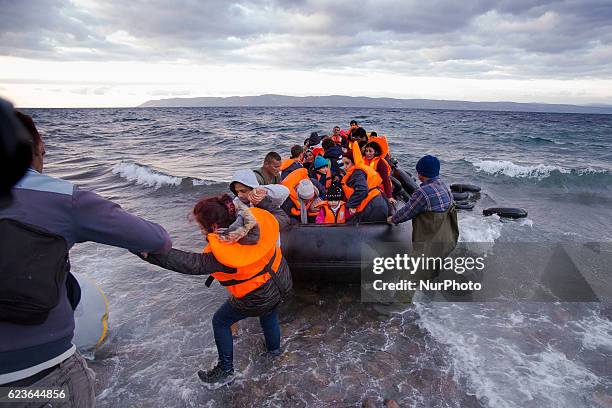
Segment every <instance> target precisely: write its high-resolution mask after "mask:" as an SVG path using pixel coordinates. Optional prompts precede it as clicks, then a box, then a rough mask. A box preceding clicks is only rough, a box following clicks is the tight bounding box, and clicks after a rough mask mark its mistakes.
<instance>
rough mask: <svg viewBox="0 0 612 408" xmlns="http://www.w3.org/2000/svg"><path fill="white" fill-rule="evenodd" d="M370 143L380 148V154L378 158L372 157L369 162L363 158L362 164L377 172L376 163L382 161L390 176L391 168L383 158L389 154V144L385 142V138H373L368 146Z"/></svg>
mask: <svg viewBox="0 0 612 408" xmlns="http://www.w3.org/2000/svg"><path fill="white" fill-rule="evenodd" d="M370 143H376V144H377V145H378V146H380V151H381V153H380V155H379V156H376V157H373V158H372V159H371V160H368V159H367V158H365V157H364V158H363V161H364V163H365V164H367V165H368V166H370V167H371V168H373V169H374V170H377V169H378V162H379V161H381V160H382V161H383V163H384V164H385V168H386V169H387V172H388V175H389V176H390V175H391V166H390V165H389V163H388V162H387V160H386V159H385V157H386V156H387V155H388V154H389V143H388V142H387V137H386V136H374V137H373V138H371V139H370V141H369V142H368V144H370ZM366 146H367V145H366Z"/></svg>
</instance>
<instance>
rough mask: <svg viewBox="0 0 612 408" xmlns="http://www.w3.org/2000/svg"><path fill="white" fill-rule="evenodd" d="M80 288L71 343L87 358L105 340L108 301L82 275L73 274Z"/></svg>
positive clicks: (88, 279)
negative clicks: (79, 298)
mask: <svg viewBox="0 0 612 408" xmlns="http://www.w3.org/2000/svg"><path fill="white" fill-rule="evenodd" d="M73 275H74V277H75V278H76V280H77V281H78V282H79V286H80V287H81V301H80V302H79V305H78V306H77V308H76V309H75V311H74V338H73V339H72V342H73V343H74V345H75V346H76V347H77V349H78V350H79V351H80V352H81V354H83V355H84V356H85V357H87V358H93V354H94V352H95V351H96V350H97V349H98V347H100V345H101V344H102V343H103V342H104V339H105V338H106V332H107V330H108V300H107V299H106V295H104V292H102V289H100V287H99V286H98V285H97V284H96V283H95V282H94V281H93V280H92V279H90V278H88V277H86V276H84V275H83V274H77V273H73Z"/></svg>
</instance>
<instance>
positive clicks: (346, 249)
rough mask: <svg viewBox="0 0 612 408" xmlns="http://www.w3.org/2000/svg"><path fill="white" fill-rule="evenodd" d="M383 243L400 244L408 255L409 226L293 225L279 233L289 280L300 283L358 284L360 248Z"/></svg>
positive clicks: (410, 244) (368, 224)
mask: <svg viewBox="0 0 612 408" xmlns="http://www.w3.org/2000/svg"><path fill="white" fill-rule="evenodd" d="M385 243H393V244H401V247H402V248H403V250H404V251H405V253H410V252H411V251H412V223H410V222H405V223H402V224H399V225H396V226H391V225H389V224H387V223H362V224H354V225H352V224H296V225H294V226H292V227H291V228H290V229H289V230H287V231H283V232H281V248H282V250H283V255H284V256H285V259H286V260H287V263H288V264H289V267H290V268H291V273H292V275H293V278H294V279H295V280H296V281H302V282H314V281H327V282H343V283H359V282H361V256H362V254H361V251H362V245H363V244H366V245H368V244H369V245H373V246H375V247H380V246H381V244H383V245H382V246H384V244H385ZM396 248H397V246H395V247H394V251H396ZM394 255H395V252H394V253H393V254H380V256H394Z"/></svg>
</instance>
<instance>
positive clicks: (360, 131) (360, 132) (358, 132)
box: [351, 127, 368, 140]
mask: <svg viewBox="0 0 612 408" xmlns="http://www.w3.org/2000/svg"><path fill="white" fill-rule="evenodd" d="M351 137H352V138H353V140H357V139H363V138H365V139H366V140H367V139H368V134H367V133H366V131H365V129H364V128H362V127H358V128H357V129H355V130H353V132H352V133H351Z"/></svg>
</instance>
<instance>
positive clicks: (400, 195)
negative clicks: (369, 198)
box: [391, 176, 410, 202]
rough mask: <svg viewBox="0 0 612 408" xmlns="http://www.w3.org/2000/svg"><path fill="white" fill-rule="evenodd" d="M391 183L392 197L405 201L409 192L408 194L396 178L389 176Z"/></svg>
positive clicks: (408, 198)
mask: <svg viewBox="0 0 612 408" xmlns="http://www.w3.org/2000/svg"><path fill="white" fill-rule="evenodd" d="M391 184H393V197H394V198H396V199H398V200H402V201H404V202H407V201H408V200H410V194H408V193H407V192H406V190H404V187H402V183H400V181H399V180H398V179H396V178H395V177H393V176H391Z"/></svg>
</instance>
